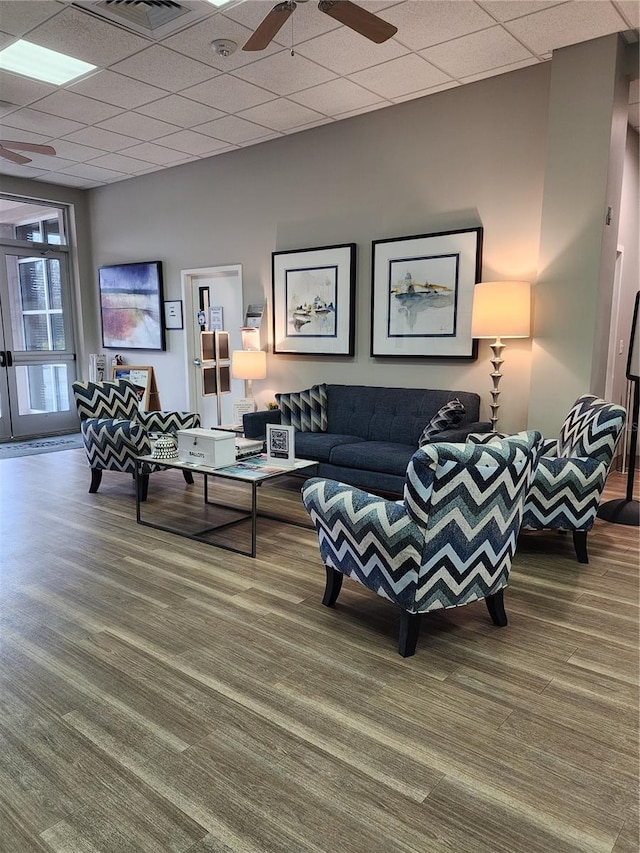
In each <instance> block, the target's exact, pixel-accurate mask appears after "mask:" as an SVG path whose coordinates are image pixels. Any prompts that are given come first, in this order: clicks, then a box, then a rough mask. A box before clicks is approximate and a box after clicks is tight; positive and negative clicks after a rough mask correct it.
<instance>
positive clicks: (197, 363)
mask: <svg viewBox="0 0 640 853" xmlns="http://www.w3.org/2000/svg"><path fill="white" fill-rule="evenodd" d="M193 363H194V364H195V366H196V367H202V359H201V358H194V359H193Z"/></svg>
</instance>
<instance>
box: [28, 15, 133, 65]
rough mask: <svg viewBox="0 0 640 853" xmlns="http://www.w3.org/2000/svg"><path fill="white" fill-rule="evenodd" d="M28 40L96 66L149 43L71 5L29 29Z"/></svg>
mask: <svg viewBox="0 0 640 853" xmlns="http://www.w3.org/2000/svg"><path fill="white" fill-rule="evenodd" d="M29 41H32V42H35V44H39V45H42V47H48V48H50V49H51V50H59V51H61V52H62V53H66V54H68V55H70V56H73V57H75V58H76V59H83V60H84V61H85V62H90V63H92V64H93V65H99V66H100V65H101V66H108V65H111V63H113V62H118V61H119V60H121V59H124V58H125V56H130V55H131V54H132V53H135V52H136V51H138V50H143V49H144V48H145V47H147V45H148V44H149V42H148V41H147V40H146V39H143V38H141V37H140V36H137V35H133V33H129V32H127V31H126V30H123V29H121V28H120V27H114V26H112V25H111V24H109V23H107V22H106V21H100V20H99V19H98V18H94V17H93V16H92V15H90V14H88V13H87V12H83V11H81V10H80V9H74V8H72V7H71V6H68V7H67V8H66V9H63V10H62V12H60V14H58V15H56V16H55V17H54V18H51V19H50V20H48V21H45V23H44V24H41V26H39V27H37V28H36V29H35V30H32V31H31V32H30V33H29Z"/></svg>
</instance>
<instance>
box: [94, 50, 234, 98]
mask: <svg viewBox="0 0 640 853" xmlns="http://www.w3.org/2000/svg"><path fill="white" fill-rule="evenodd" d="M111 70H112V71H115V72H116V73H118V74H124V75H125V76H127V77H132V78H133V79H134V80H149V81H153V84H154V85H155V86H160V87H161V88H163V89H166V90H167V91H168V92H178V91H179V90H180V89H186V88H187V86H194V85H195V84H196V83H202V82H203V81H204V80H209V79H210V78H211V77H214V76H215V75H216V74H218V72H217V71H216V70H215V68H211V67H210V66H208V65H205V64H204V63H203V62H196V61H195V60H193V59H188V58H187V57H186V56H183V55H182V54H181V53H176V52H175V51H173V50H167V48H166V47H162V46H161V45H154V46H153V47H148V48H147V49H146V50H143V51H141V52H140V53H137V54H136V55H135V56H131V57H129V59H125V60H123V61H122V62H117V63H115V64H114V65H111Z"/></svg>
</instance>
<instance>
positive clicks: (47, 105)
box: [34, 89, 120, 124]
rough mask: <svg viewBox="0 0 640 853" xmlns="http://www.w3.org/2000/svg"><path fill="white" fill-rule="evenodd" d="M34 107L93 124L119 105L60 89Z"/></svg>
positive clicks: (116, 109) (117, 110)
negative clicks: (115, 105)
mask: <svg viewBox="0 0 640 853" xmlns="http://www.w3.org/2000/svg"><path fill="white" fill-rule="evenodd" d="M34 108H35V109H37V110H42V112H45V113H49V114H50V115H57V116H60V117H61V118H70V119H73V120H74V121H79V122H82V124H94V123H95V122H98V121H103V120H104V119H107V118H110V117H111V116H114V115H116V114H117V113H119V112H120V107H114V106H112V105H111V104H104V103H102V102H100V101H96V100H95V98H86V97H84V95H79V94H78V93H77V92H71V91H69V90H67V89H60V90H58V91H57V92H54V93H53V94H52V95H47V96H46V97H45V98H42V99H41V100H39V101H38V102H37V103H36V104H34Z"/></svg>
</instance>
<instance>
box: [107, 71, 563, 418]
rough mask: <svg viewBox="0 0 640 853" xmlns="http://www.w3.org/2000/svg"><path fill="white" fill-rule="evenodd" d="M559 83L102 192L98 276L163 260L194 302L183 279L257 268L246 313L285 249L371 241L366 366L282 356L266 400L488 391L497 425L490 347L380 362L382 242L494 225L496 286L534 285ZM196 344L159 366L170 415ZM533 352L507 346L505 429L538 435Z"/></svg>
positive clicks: (488, 257)
mask: <svg viewBox="0 0 640 853" xmlns="http://www.w3.org/2000/svg"><path fill="white" fill-rule="evenodd" d="M549 72H550V67H549V65H548V64H545V65H540V66H536V67H532V68H527V69H524V70H521V71H518V72H515V73H512V74H509V75H504V76H501V77H493V78H490V79H487V80H483V81H480V82H477V83H474V84H471V85H467V86H464V87H461V88H458V89H454V90H450V91H448V92H443V93H440V94H436V95H433V96H431V97H429V98H423V99H421V100H416V101H410V102H407V103H404V104H400V105H397V106H394V107H390V108H387V109H385V110H381V111H377V112H372V113H368V114H366V115H363V116H358V117H356V118H352V119H349V120H345V121H342V122H340V123H336V124H331V125H324V126H322V127H319V128H315V129H313V130H309V131H306V132H304V133H299V134H296V135H293V136H289V137H286V138H284V139H279V140H274V141H270V142H266V143H264V144H261V145H256V146H253V147H250V148H247V149H244V150H241V151H237V152H232V153H228V154H223V155H219V156H217V157H213V158H209V159H207V160H201V161H198V162H196V163H190V164H187V165H184V166H179V167H176V168H173V169H171V170H168V171H163V172H156V173H152V174H149V175H145V176H142V177H140V178H136V179H131V180H127V181H123V182H121V183H117V184H112V185H109V186H106V187H101V188H99V189H96V190H93V191H91V193H90V199H91V227H92V242H93V247H94V258H93V262H94V267H97V266H99V265H101V264H106V263H114V262H118V261H125V260H128V261H130V260H137V259H140V260H144V259H151V258H160V259H161V260H163V261H164V263H165V290H166V294H165V295H166V298H180V295H181V294H180V270H181V269H188V268H197V267H204V266H209V265H219V264H227V263H241V264H242V265H243V280H244V301H245V304H248V303H250V302H256V301H260V300H262V299H265V298H266V299H267V301H268V303H269V306H270V302H271V293H270V288H271V252H273V251H275V250H283V249H285V250H286V249H294V248H305V247H310V246H323V245H331V244H336V243H345V242H355V243H356V244H357V246H358V275H357V305H356V327H357V328H356V355H355V358H354V359H342V358H338V359H336V358H331V359H319V358H315V359H310V358H309V359H307V358H300V357H295V356H294V357H292V356H280V355H272V354H270V355H269V357H268V378H267V379H266V380H264V381H263V382H256V383H254V392H255V393H256V396H257V397H258V399H259V401H260V402H261V403H264V402H266V401H267V400H269V399H272V398H273V395H274V393H275V392H276V391H279V390H295V389H300V388H304V387H307V386H308V385H309V384H312V383H314V382H318V381H326V382H345V383H351V382H356V383H363V384H371V385H398V386H409V387H424V388H430V387H434V388H453V389H464V390H477V391H479V392H480V393H481V394H482V395H483V398H484V400H485V407H484V408H485V411H484V415H486V416H488V401H489V393H488V391H489V388H490V386H491V382H490V378H489V373H490V370H491V365H490V364H489V361H488V359H489V357H490V351H489V347H488V343H487V342H481V344H480V356H479V359H478V361H476V362H452V361H448V362H447V361H439V360H419V359H417V360H412V361H411V362H406V361H404V360H397V359H372V358H371V357H370V356H369V347H370V343H369V324H370V298H371V283H370V254H371V241H372V240H376V239H380V238H385V237H397V236H403V235H411V234H424V233H430V232H434V231H439V230H449V229H455V228H466V227H474V226H476V225H482V226H483V227H484V265H483V276H484V278H485V279H494V278H515V279H525V280H529V281H534V280H535V275H536V267H537V259H538V244H539V228H540V209H541V197H542V183H543V175H544V168H545V156H546V123H547V110H548V85H549ZM269 326H270V317H269ZM183 334H184V333H183V332H178V331H172V332H169V333H168V335H169V347H170V350H169V351H168V352H167V353H165V354H157V353H150V354H149V355H148V356H145V363H146V362H150V363H152V364H153V365H154V367H155V368H156V373H157V377H158V383H159V387H160V395H161V399H162V403H163V405H164V406H171V407H173V406H180V405H183V404H184V402H185V389H184V365H183V364H182V339H181V335H183ZM529 352H530V342H529V341H526V340H525V341H513V342H509V345H508V348H507V350H506V351H505V353H506V354H505V365H504V368H503V373H504V378H503V380H502V385H501V388H502V390H503V394H502V400H503V403H502V410H501V416H502V418H501V427H503V428H505V429H516V428H521V427H523V426H524V425H525V424H526V415H527V406H528V391H529V362H530V357H529ZM125 356H126V358H127V361H129V363H135V361H136V360H138V361H139V355H135V354H128V353H125Z"/></svg>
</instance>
